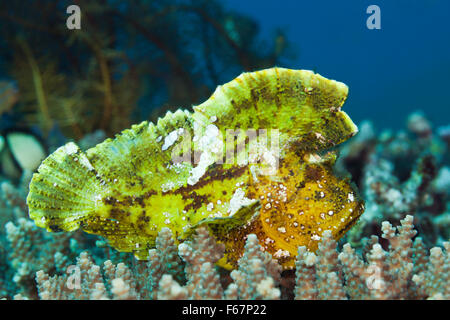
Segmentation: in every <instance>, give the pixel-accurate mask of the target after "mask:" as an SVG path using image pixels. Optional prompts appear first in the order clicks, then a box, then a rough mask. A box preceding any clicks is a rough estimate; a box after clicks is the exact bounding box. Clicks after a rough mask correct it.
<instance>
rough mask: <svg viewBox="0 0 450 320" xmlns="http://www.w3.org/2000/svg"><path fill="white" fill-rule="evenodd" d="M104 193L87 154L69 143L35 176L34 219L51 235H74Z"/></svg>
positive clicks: (31, 204) (30, 202)
mask: <svg viewBox="0 0 450 320" xmlns="http://www.w3.org/2000/svg"><path fill="white" fill-rule="evenodd" d="M102 189H104V183H103V184H102V181H101V179H97V177H96V172H95V169H94V168H93V167H92V165H91V163H90V162H89V159H88V158H87V156H86V154H85V153H84V152H83V151H81V150H80V148H79V147H78V146H77V145H76V144H74V143H72V142H70V143H67V144H66V145H64V146H62V147H60V148H58V149H57V150H56V151H55V152H54V153H52V154H51V155H50V156H49V157H47V158H46V159H45V160H44V161H43V162H42V164H41V165H40V166H39V168H38V172H37V173H35V174H34V175H33V178H32V180H31V183H30V190H29V194H28V197H27V204H28V207H29V215H30V218H31V219H33V220H34V221H35V223H36V225H37V226H38V227H41V228H46V229H47V230H48V231H55V232H57V231H74V230H76V229H78V228H79V227H80V226H81V225H82V224H83V221H86V220H87V219H89V217H91V216H92V215H93V214H94V210H95V208H96V206H97V204H98V201H99V200H101V191H102Z"/></svg>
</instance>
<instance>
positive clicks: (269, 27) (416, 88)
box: [224, 0, 450, 128]
mask: <svg viewBox="0 0 450 320" xmlns="http://www.w3.org/2000/svg"><path fill="white" fill-rule="evenodd" d="M224 4H225V6H226V7H227V8H228V9H232V10H236V11H238V12H241V13H244V14H246V15H249V16H251V17H252V18H254V19H255V20H256V21H257V22H258V23H259V25H260V28H261V37H262V38H263V39H268V38H269V37H271V36H273V35H274V31H275V30H276V28H277V27H282V28H283V29H284V30H286V32H287V38H288V39H289V40H290V41H291V42H292V44H293V46H294V49H295V50H296V53H297V55H298V56H297V58H296V59H295V60H294V61H293V62H292V61H290V62H289V64H284V63H283V64H282V66H284V67H290V68H298V69H309V70H315V71H316V72H318V73H320V74H322V75H324V76H326V77H328V78H333V79H336V80H339V81H342V82H344V83H346V84H347V85H348V86H349V88H350V93H349V98H348V100H347V103H346V105H345V108H344V109H345V111H347V112H348V113H349V114H350V115H351V117H352V118H353V119H354V120H355V122H359V121H361V120H363V119H370V120H372V121H373V122H374V123H375V125H376V127H378V128H399V127H403V125H404V123H405V120H406V117H407V115H408V114H409V113H410V112H412V111H414V110H423V111H424V112H425V114H426V115H427V116H428V117H429V118H430V120H432V121H433V123H434V124H435V125H436V126H438V125H446V124H450V1H448V0H386V1H380V0H376V1H363V0H345V1H335V0H330V1H323V0H322V1H315V0H314V1H313V0H309V1H303V0H277V1H268V0H226V1H224ZM373 4H374V5H378V6H379V7H380V9H381V30H369V29H368V28H367V27H366V20H367V18H368V17H369V14H367V13H366V9H367V7H368V6H369V5H373Z"/></svg>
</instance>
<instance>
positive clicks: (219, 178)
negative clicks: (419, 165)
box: [27, 68, 364, 297]
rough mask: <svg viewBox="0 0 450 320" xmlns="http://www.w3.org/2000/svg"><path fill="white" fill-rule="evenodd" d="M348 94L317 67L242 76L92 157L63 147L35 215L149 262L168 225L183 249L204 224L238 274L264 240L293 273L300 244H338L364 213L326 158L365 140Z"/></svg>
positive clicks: (36, 188) (47, 168) (53, 158)
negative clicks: (250, 244) (249, 251)
mask: <svg viewBox="0 0 450 320" xmlns="http://www.w3.org/2000/svg"><path fill="white" fill-rule="evenodd" d="M347 93H348V88H347V86H346V85H345V84H343V83H340V82H337V81H334V80H328V79H326V78H324V77H322V76H320V75H318V74H314V73H313V72H311V71H304V70H290V69H283V68H272V69H266V70H262V71H258V72H253V73H243V74H242V75H240V76H239V77H238V78H236V79H235V80H233V81H231V82H229V83H227V84H225V85H223V86H219V87H218V88H217V90H216V91H215V92H214V94H213V95H212V96H211V97H210V98H209V99H208V100H207V101H206V102H204V103H203V104H200V105H198V106H195V107H194V112H193V113H191V112H189V111H185V110H178V111H177V112H175V113H171V112H169V113H168V114H167V115H166V116H165V117H164V118H162V119H159V121H158V123H157V124H156V125H154V124H152V123H147V122H143V123H141V124H139V125H135V126H133V127H132V128H131V129H129V130H125V131H124V132H122V133H121V134H120V135H118V136H117V137H116V138H115V139H114V140H111V139H108V140H106V141H105V142H103V143H101V144H99V145H97V146H96V147H94V148H91V149H89V150H87V151H86V152H83V151H81V150H80V148H79V147H78V146H77V145H75V144H74V143H68V144H66V145H65V146H63V147H61V148H59V149H58V150H56V151H55V152H54V153H53V154H52V155H50V156H49V157H48V158H47V159H46V160H45V161H44V162H43V163H42V164H41V166H40V167H39V169H38V173H37V174H35V175H34V176H33V179H32V182H31V184H30V192H29V195H28V198H27V204H28V206H29V214H30V217H31V218H32V219H33V220H34V221H35V223H36V225H37V226H39V227H44V228H46V229H47V230H48V231H73V230H76V229H78V228H81V229H82V230H84V231H86V232H88V233H93V234H98V235H101V236H103V237H105V238H106V239H107V240H108V242H109V244H110V245H111V246H113V247H114V248H116V249H117V250H119V251H125V252H133V253H134V254H135V256H136V257H138V258H142V259H147V257H148V252H149V251H148V250H149V249H150V248H152V247H154V246H155V239H156V236H157V235H158V232H159V231H161V230H162V229H163V228H164V227H168V228H170V229H171V231H172V234H173V236H174V240H175V241H176V242H177V243H178V242H183V241H185V240H187V239H189V238H190V236H191V235H192V234H193V233H195V230H196V229H198V228H199V227H206V228H207V229H208V230H209V232H211V234H212V235H213V236H214V237H215V239H216V240H217V242H218V243H221V244H223V245H224V253H225V254H224V257H223V258H222V259H220V260H219V261H217V263H218V265H221V266H223V267H225V268H228V269H235V268H237V267H238V261H239V259H240V258H241V257H242V255H243V253H244V251H245V250H244V248H245V241H246V239H247V236H248V235H249V234H255V235H256V237H257V238H256V239H257V240H258V243H259V245H260V246H261V249H262V250H264V251H266V252H268V253H269V254H270V255H272V256H273V257H275V258H276V259H277V260H278V262H279V263H280V264H281V265H282V266H283V267H284V268H293V267H294V262H295V257H296V255H297V248H298V247H299V246H305V247H307V248H308V249H309V250H310V251H316V249H317V247H318V243H319V241H320V239H321V237H322V234H323V232H324V231H326V230H328V232H329V233H330V235H331V237H332V238H334V239H339V238H340V237H342V236H343V235H344V234H345V232H346V231H347V230H348V229H349V228H350V227H351V226H352V225H353V224H354V223H355V222H356V221H357V219H358V217H359V216H360V215H361V214H362V212H363V210H364V206H363V201H362V200H361V199H360V198H359V197H358V195H357V193H356V190H355V189H354V188H353V186H352V185H351V184H350V181H349V180H348V179H341V178H339V177H337V176H336V175H335V174H334V173H333V164H334V162H335V160H336V154H335V153H334V152H327V150H328V149H329V148H331V147H334V146H336V145H338V144H340V143H341V142H343V141H345V140H347V139H348V138H350V137H352V136H353V135H355V134H356V132H357V127H356V126H355V125H354V124H353V122H352V121H351V119H350V118H349V117H348V116H347V114H346V113H345V112H343V111H341V107H342V105H343V104H344V101H345V99H346V97H347ZM229 130H233V131H234V135H233V136H232V140H231V143H228V141H227V140H228V137H229V135H228V133H229ZM256 130H258V133H259V136H258V135H257V134H256ZM236 132H237V133H236ZM267 132H269V133H271V135H270V137H269V138H270V140H271V147H270V148H269V147H268V146H267V145H268V144H267V143H266V142H267V141H264V139H263V138H265V139H267V136H265V135H264V134H267ZM262 133H264V134H262ZM191 137H192V139H191ZM274 145H275V146H276V147H275V148H274V147H273V146H274ZM186 150H188V152H186ZM235 150H237V152H236V154H235ZM230 151H231V154H232V156H231V157H230V156H229V153H230ZM186 154H187V155H188V156H186ZM247 155H248V156H247ZM224 158H226V160H225V161H224ZM230 158H231V161H229V160H230ZM192 159H194V161H192ZM251 239H253V238H251ZM252 241H255V240H252ZM214 262H215V261H214ZM249 263H250V262H249ZM205 268H208V267H205ZM209 268H211V266H210V267H209ZM235 275H236V277H237V278H239V276H237V274H235ZM166 280H167V279H166ZM211 281H212V280H211ZM265 284H266V285H269V284H270V280H267V281H266V282H265ZM261 290H262V289H261ZM269 292H272V291H271V290H269ZM268 294H275V293H273V292H272V293H268ZM198 296H199V297H200V296H201V294H199V295H198Z"/></svg>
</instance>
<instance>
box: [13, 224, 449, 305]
mask: <svg viewBox="0 0 450 320" xmlns="http://www.w3.org/2000/svg"><path fill="white" fill-rule="evenodd" d="M413 227H414V226H413V218H412V216H407V217H406V218H405V219H403V220H402V221H401V226H399V227H393V226H392V225H391V224H390V223H389V222H384V223H383V227H382V228H383V234H382V237H383V238H385V239H386V240H387V241H388V242H389V247H388V248H387V249H383V247H382V246H381V245H380V243H378V239H372V242H371V244H370V247H371V248H370V251H368V252H367V253H366V254H360V253H358V252H357V251H356V250H355V248H352V247H351V245H350V244H349V243H346V244H344V246H343V248H342V250H339V249H338V248H337V247H336V241H335V240H334V239H333V238H332V237H331V235H330V234H329V232H324V234H323V236H322V239H321V241H320V249H319V250H318V251H317V254H315V253H313V252H310V251H308V250H307V249H306V247H304V246H300V247H299V248H298V256H297V259H296V271H295V273H296V274H295V276H296V278H295V288H291V289H292V290H293V294H294V297H295V299H299V300H304V299H307V300H315V299H327V300H328V299H332V300H346V299H364V300H365V299H449V298H450V291H449V283H450V282H449V281H450V278H449V264H450V259H449V258H450V254H449V249H450V245H449V243H448V242H446V243H445V247H444V248H440V247H434V248H432V249H431V250H429V254H428V252H427V249H426V248H425V247H424V245H423V242H422V239H421V238H419V237H416V238H415V239H414V241H413V240H412V239H413V238H414V236H415V230H414V229H413ZM164 233H167V231H163V232H162V234H161V239H160V240H162V239H166V240H169V243H171V241H170V238H169V237H167V234H164ZM197 233H198V234H196V235H195V236H194V237H193V238H192V240H190V241H189V242H186V243H183V244H181V245H180V249H179V253H180V255H181V256H183V257H184V258H185V262H186V265H187V267H186V268H185V272H186V274H185V277H186V279H188V281H187V283H186V284H184V285H183V284H182V283H179V282H178V281H176V280H175V279H174V278H173V275H172V274H169V273H164V274H163V275H162V276H161V277H160V279H159V281H158V284H157V286H156V287H154V288H151V290H155V291H154V292H153V294H150V293H149V292H148V290H149V288H150V287H149V286H145V285H142V283H141V282H142V281H145V279H144V280H143V278H142V274H141V273H142V270H137V269H134V268H129V267H127V266H126V265H125V264H123V263H119V264H117V265H114V264H112V263H111V261H109V260H107V261H105V263H104V264H103V267H100V266H98V265H96V264H95V263H94V262H93V260H92V258H91V257H90V255H89V254H88V253H87V252H82V253H81V254H80V256H79V257H78V258H77V262H76V264H75V265H72V266H69V268H68V269H67V272H65V273H64V274H62V275H59V276H58V275H55V276H52V277H51V276H49V275H48V274H47V273H45V272H43V271H39V272H37V273H36V282H37V287H38V291H39V297H40V298H41V299H123V300H128V299H164V300H167V299H224V298H225V299H279V298H283V297H282V296H281V292H282V290H281V288H280V284H281V282H280V280H282V276H280V271H281V267H280V265H279V264H278V263H277V262H276V260H273V259H272V257H271V256H270V254H268V253H267V252H264V251H262V250H261V246H260V245H259V244H258V241H257V238H256V236H255V235H252V234H251V235H249V236H248V238H247V241H246V245H245V252H244V255H243V257H242V258H241V259H240V262H239V265H240V267H239V269H237V270H233V271H232V272H231V274H230V275H231V279H232V282H231V283H228V285H227V286H226V287H225V286H224V285H222V284H221V280H222V279H221V278H224V277H225V278H226V277H228V275H226V274H221V273H220V272H218V269H216V267H214V265H213V262H212V261H217V259H219V258H220V255H221V254H218V253H217V251H216V250H217V249H218V248H219V253H220V252H222V250H221V249H220V248H222V249H223V246H222V245H221V244H217V243H215V241H214V238H213V237H211V236H209V235H208V231H207V230H206V229H205V228H201V229H198V230H197ZM169 246H170V245H169ZM193 248H195V251H194V250H193ZM210 250H212V251H210ZM208 254H209V255H208ZM209 257H211V258H209ZM330 261H334V263H333V264H332V265H330V264H329V262H330ZM155 264H156V263H155V262H154V263H153V264H148V265H147V268H152V267H154V266H155ZM163 264H164V265H167V264H166V263H165V262H164V259H162V260H161V266H159V268H160V269H161V268H162V265H163ZM175 269H178V268H177V267H175ZM192 272H195V273H192ZM172 273H173V272H172ZM145 274H146V275H147V276H148V275H149V274H151V273H150V272H147V273H145ZM148 277H150V276H148ZM147 281H151V280H150V278H147ZM14 298H15V299H28V298H29V297H28V296H26V295H24V294H18V295H16V296H15V297H14Z"/></svg>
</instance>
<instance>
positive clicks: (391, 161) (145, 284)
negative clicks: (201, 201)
mask: <svg viewBox="0 0 450 320" xmlns="http://www.w3.org/2000/svg"><path fill="white" fill-rule="evenodd" d="M360 128H361V133H360V134H359V135H357V136H356V137H355V139H354V141H352V142H351V143H347V144H346V145H344V146H343V148H342V150H341V157H340V158H339V159H340V160H338V163H337V167H338V169H339V168H341V169H339V170H338V171H340V173H341V174H343V172H344V171H345V170H346V169H347V168H348V169H351V170H349V171H350V172H351V174H352V175H353V177H354V179H355V181H356V183H357V184H359V187H360V189H361V191H362V192H363V194H365V195H369V196H368V199H367V201H366V206H367V208H368V209H367V212H366V213H364V214H363V215H362V217H361V219H360V222H359V223H357V224H356V225H355V226H354V227H353V228H352V229H351V230H350V232H349V233H347V235H346V236H345V237H344V238H343V239H341V240H340V241H339V242H336V241H335V240H333V239H332V238H330V235H329V233H327V232H325V233H324V234H322V238H321V240H320V241H319V243H318V249H317V251H316V252H315V253H313V252H311V251H308V250H307V248H306V247H302V246H300V247H299V248H298V254H297V257H296V261H295V270H288V271H283V272H281V273H280V271H281V270H280V269H279V268H280V267H279V265H278V264H277V263H276V262H275V260H274V259H273V258H274V257H272V256H271V255H270V254H269V253H268V252H266V251H263V250H261V248H262V247H261V246H260V245H259V244H258V243H257V242H256V241H255V238H256V237H255V236H254V235H251V234H249V235H248V236H247V238H246V239H245V240H246V241H245V250H244V254H243V256H242V258H241V260H239V262H238V267H237V268H236V270H234V271H232V272H229V271H226V270H224V269H222V268H220V267H217V266H215V265H214V264H215V263H216V262H217V261H218V260H219V259H220V258H221V256H222V255H223V253H224V251H223V245H221V244H218V243H216V242H215V240H214V238H212V237H210V236H208V232H207V230H206V229H197V233H196V235H195V236H194V237H193V238H192V239H191V240H190V241H188V242H184V243H183V244H182V245H181V246H179V245H177V244H176V243H175V242H174V240H173V238H172V233H171V231H170V229H167V228H163V229H162V230H161V231H160V233H159V235H158V237H157V239H156V242H155V248H154V249H151V250H149V259H148V261H136V260H135V259H134V258H133V257H132V256H131V255H130V254H126V253H118V252H117V251H115V250H114V249H110V248H109V246H108V245H106V244H105V242H104V241H103V240H101V239H99V238H97V237H95V236H89V235H86V234H84V233H77V232H75V233H73V234H70V236H69V235H68V234H59V233H47V232H46V231H45V230H43V229H40V228H38V227H36V226H35V225H34V224H33V223H32V222H31V220H29V218H28V212H27V207H26V203H25V196H26V194H27V192H28V181H29V180H30V173H29V172H24V173H23V177H22V179H21V180H20V181H19V182H17V183H12V182H10V181H8V180H3V181H2V182H1V190H2V192H1V193H0V200H1V201H0V212H1V214H0V219H1V224H2V226H3V227H2V228H1V229H0V243H1V247H0V248H1V250H0V298H8V299H13V298H15V299H38V298H41V299H42V298H45V299H56V298H59V299H69V298H70V299H192V298H194V297H195V298H202V299H207V298H209V299H219V298H220V299H222V298H226V299H245V298H252V299H261V298H263V299H275V298H279V299H308V300H310V299H449V292H448V290H449V289H448V288H449V287H450V286H449V283H450V281H449V269H448V265H449V261H448V260H449V253H448V252H449V249H450V248H449V244H448V243H449V241H448V240H449V236H448V233H449V224H448V217H449V208H450V205H449V188H448V184H449V181H450V180H449V175H448V171H449V167H450V164H449V162H448V150H449V149H448V147H447V144H446V142H445V141H443V140H442V137H441V136H440V135H437V134H435V133H434V131H432V132H431V136H428V137H427V139H431V141H430V140H428V143H427V144H423V145H419V144H418V143H416V139H422V138H421V137H419V136H418V135H417V134H415V133H412V132H409V133H396V134H393V133H389V132H384V133H382V134H381V135H377V134H375V129H374V128H373V126H372V125H370V124H369V123H368V122H366V123H365V124H364V123H363V124H361V126H360ZM405 139H407V140H405ZM405 141H407V142H405ZM395 145H397V146H401V145H403V147H402V148H401V150H402V151H401V152H399V153H398V154H392V153H391V151H387V150H386V149H389V150H396V149H397V148H398V147H395V148H394V147H393V146H395ZM369 159H378V160H377V161H372V160H370V161H369ZM423 159H427V160H423ZM400 160H401V161H400ZM404 161H406V163H405V162H404ZM408 162H409V163H408ZM380 163H384V165H380ZM386 166H387V167H386ZM396 166H400V167H402V166H403V168H402V169H401V170H398V169H396V168H397V167H396ZM388 167H390V169H389V170H386V168H388ZM407 185H409V186H412V187H410V188H406V186H407ZM374 187H376V188H374ZM391 189H392V190H393V191H392V190H391ZM377 190H380V192H376V191H377ZM389 190H391V191H389ZM386 193H387V194H390V195H386ZM395 194H397V197H395V196H394V195H395ZM419 196H423V197H424V198H423V199H419V198H418V197H419ZM389 199H391V200H389ZM389 201H392V202H389ZM366 214H368V216H367V217H366V216H365V215H366ZM412 216H413V217H414V218H412ZM413 219H414V226H415V227H414V228H413ZM5 225H7V227H5ZM396 225H400V226H399V227H397V228H396V227H393V226H396ZM415 229H416V230H415ZM416 233H417V234H416ZM275 258H276V257H275ZM77 279H78V280H77ZM67 284H69V286H70V288H75V287H77V288H79V289H74V290H72V289H70V288H69V287H68V286H67ZM77 284H79V287H78V286H77ZM81 288H84V289H81Z"/></svg>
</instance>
